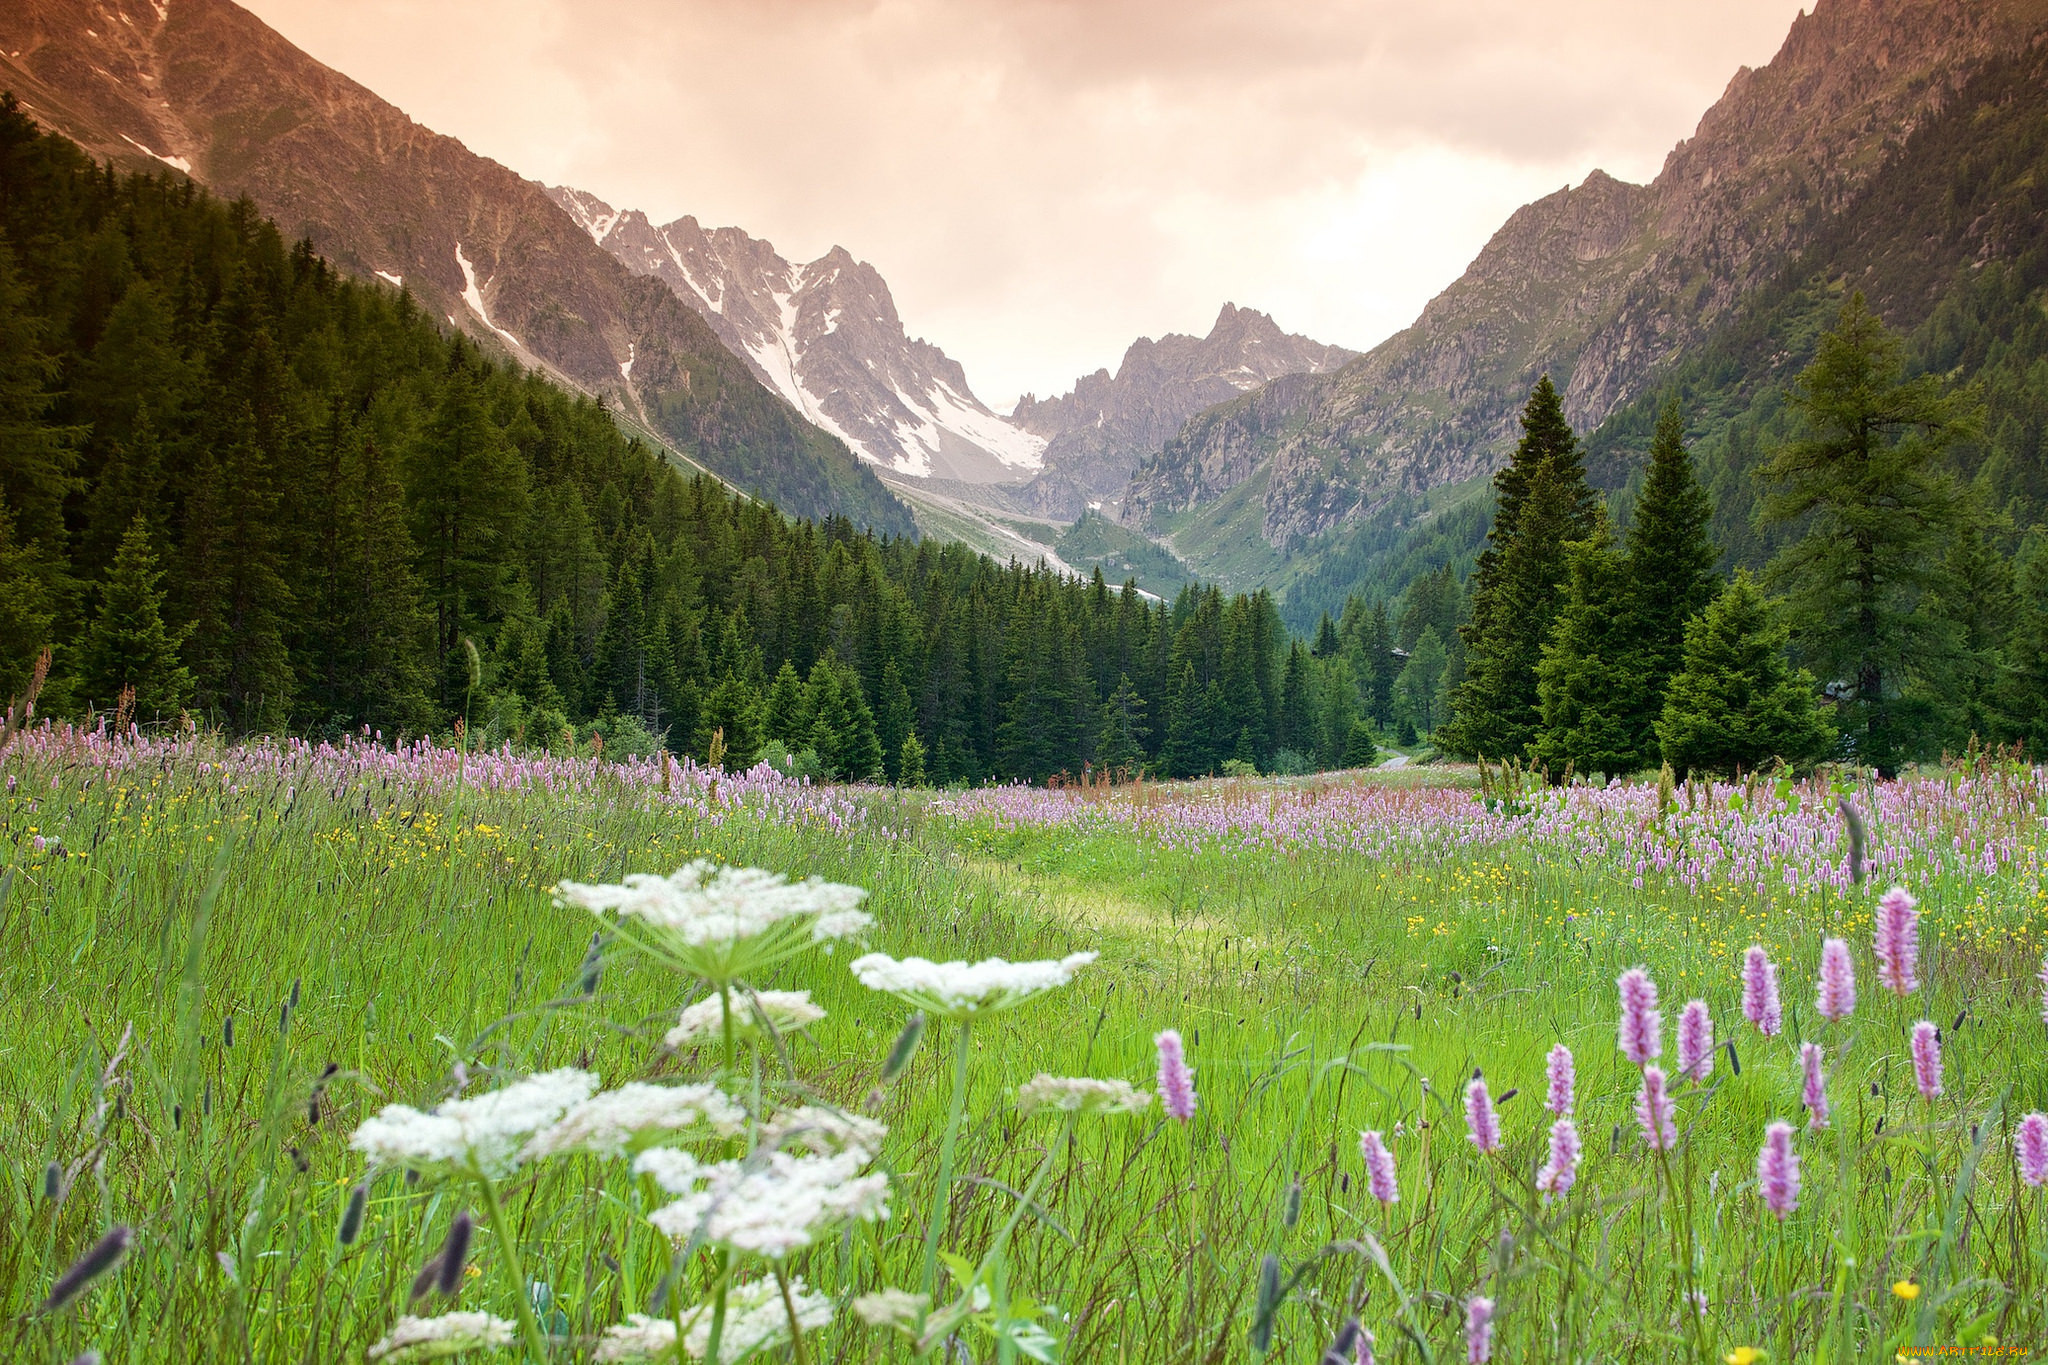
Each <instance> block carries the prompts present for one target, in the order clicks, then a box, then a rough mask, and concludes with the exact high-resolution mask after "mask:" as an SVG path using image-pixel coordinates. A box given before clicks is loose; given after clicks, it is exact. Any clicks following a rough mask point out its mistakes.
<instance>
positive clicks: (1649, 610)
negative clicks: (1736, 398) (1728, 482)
mask: <svg viewBox="0 0 2048 1365" xmlns="http://www.w3.org/2000/svg"><path fill="white" fill-rule="evenodd" d="M1713 517H1714V501H1713V499H1712V498H1710V497H1709V496H1708V495H1707V490H1706V489H1704V488H1702V487H1700V482H1699V479H1698V477H1697V476H1696V475H1695V474H1694V472H1693V463H1692V455H1691V454H1690V453H1689V452H1688V451H1687V450H1686V448H1685V420H1684V417H1683V415H1682V414H1681V413H1680V411H1679V407H1678V404H1677V402H1676V401H1675V400H1674V401H1672V402H1670V403H1667V404H1666V405H1665V407H1664V411H1663V412H1662V413H1661V414H1660V415H1659V417H1658V419H1657V431H1656V435H1655V436H1654V437H1653V438H1652V439H1651V441H1650V467H1649V471H1648V473H1647V474H1646V475H1645V476H1644V479H1643V490H1642V493H1641V495H1640V496H1638V497H1637V499H1636V505H1635V510H1634V512H1633V514H1632V515H1631V516H1630V518H1629V524H1628V534H1627V536H1626V537H1625V538H1624V540H1623V545H1622V553H1623V555H1624V556H1625V557H1626V559H1627V567H1628V580H1629V584H1630V586H1631V588H1632V590H1633V591H1632V596H1633V601H1632V602H1631V603H1630V609H1631V611H1632V613H1633V615H1634V617H1635V630H1636V632H1637V635H1638V638H1639V639H1640V641H1641V644H1642V647H1643V648H1644V650H1645V651H1646V652H1647V655H1648V663H1649V668H1650V689H1651V692H1652V693H1653V695H1654V697H1655V706H1662V704H1663V695H1664V689H1665V687H1666V686H1667V685H1668V684H1669V683H1670V681H1671V675H1672V674H1674V673H1676V672H1677V671H1678V668H1679V665H1680V663H1681V662H1682V661H1683V659H1684V657H1685V626H1686V623H1687V622H1688V621H1690V620H1691V619H1692V618H1693V617H1694V616H1697V615H1698V614H1699V613H1700V612H1702V611H1705V610H1706V607H1707V603H1709V602H1711V601H1713V600H1714V598H1715V597H1717V596H1719V595H1720V590H1721V585H1720V582H1719V580H1718V579H1717V578H1716V577H1715V576H1714V562H1715V560H1717V559H1718V558H1719V557H1720V551H1719V550H1717V549H1716V548H1715V546H1714V542H1713V540H1712V538H1711V537H1710V536H1709V534H1708V526H1709V525H1710V524H1711V523H1712V521H1713ZM1653 709H1655V707H1654V706H1653Z"/></svg>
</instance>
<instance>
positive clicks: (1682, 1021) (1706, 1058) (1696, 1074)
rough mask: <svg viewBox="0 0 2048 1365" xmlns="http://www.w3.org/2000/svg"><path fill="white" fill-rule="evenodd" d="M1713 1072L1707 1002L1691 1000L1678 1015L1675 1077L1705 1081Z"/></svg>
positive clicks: (1712, 1039) (1709, 1018)
mask: <svg viewBox="0 0 2048 1365" xmlns="http://www.w3.org/2000/svg"><path fill="white" fill-rule="evenodd" d="M1713 1070H1714V1020H1713V1016H1711V1015H1709V1014H1708V1013H1707V1002H1706V1001H1704V1000H1690V1001H1687V1002H1686V1006H1685V1008H1684V1009H1683V1010H1680V1011H1679V1014H1678V1074H1679V1075H1681V1076H1684V1077H1687V1078H1688V1079H1691V1080H1695V1081H1704V1080H1705V1079H1706V1078H1707V1077H1708V1076H1710V1075H1712V1074H1713Z"/></svg>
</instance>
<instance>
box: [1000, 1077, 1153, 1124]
mask: <svg viewBox="0 0 2048 1365" xmlns="http://www.w3.org/2000/svg"><path fill="white" fill-rule="evenodd" d="M1017 1107H1018V1108H1019V1109H1021V1110H1023V1111H1024V1112H1025V1113H1026V1114H1038V1113H1044V1112H1047V1111H1051V1112H1054V1113H1061V1114H1142V1113H1144V1112H1145V1111H1146V1110H1147V1109H1149V1108H1151V1107H1152V1092H1151V1091H1149V1090H1139V1089H1137V1088H1136V1087H1134V1086H1133V1085H1132V1084H1131V1083H1130V1082H1129V1081H1100V1080H1096V1079H1095V1078H1094V1077H1092V1076H1048V1075H1046V1074H1045V1073H1044V1072H1043V1071H1041V1072H1039V1073H1038V1074H1037V1075H1036V1076H1033V1077H1032V1078H1031V1079H1030V1080H1028V1081H1026V1082H1024V1084H1022V1085H1020V1086H1018V1087H1017Z"/></svg>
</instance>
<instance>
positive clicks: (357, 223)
mask: <svg viewBox="0 0 2048 1365" xmlns="http://www.w3.org/2000/svg"><path fill="white" fill-rule="evenodd" d="M0 88H6V89H10V90H12V91H14V92H15V93H16V95H17V96H18V97H19V99H20V101H21V103H22V107H23V108H24V109H25V110H26V111H27V112H28V113H30V114H31V115H32V116H33V117H35V118H36V119H37V121H38V122H40V123H42V124H43V125H44V126H46V127H49V128H51V129H53V130H55V131H57V132H60V133H63V134H64V135H65V136H67V137H69V138H71V139H73V140H74V141H76V142H78V143H80V144H81V145H82V146H84V147H85V148H86V149H87V150H88V151H89V152H91V153H93V154H94V155H96V156H101V157H105V158H110V159H112V160H114V161H115V162H116V163H117V164H121V165H124V166H130V167H136V166H156V167H161V166H170V167H173V168H175V169H177V170H178V171H181V172H183V173H186V174H189V175H191V176H192V177H193V178H194V179H196V180H198V181H199V182H201V183H203V184H205V185H206V186H207V187H209V188H210V189H212V190H213V191H214V192H216V193H218V194H221V195H223V196H227V197H240V196H247V197H248V198H249V199H251V200H252V201H253V202H254V203H255V205H256V206H257V208H258V209H259V210H261V211H262V212H263V213H264V214H265V215H267V216H269V217H271V218H273V219H274V220H276V221H277V223H278V224H279V226H280V227H281V228H282V229H283V230H284V231H285V232H286V233H288V234H291V235H293V236H305V237H309V238H311V239H312V241H313V243H314V245H315V246H316V248H317V249H319V250H320V251H321V253H322V254H323V255H325V256H327V257H328V258H329V259H330V260H332V261H333V262H334V263H335V264H337V265H338V266H340V267H341V268H343V269H345V270H348V271H350V272H351V273H355V274H358V275H361V276H364V277H370V276H376V277H379V278H382V279H384V280H386V281H387V282H389V283H391V284H392V285H394V286H397V287H402V288H404V289H407V290H409V291H411V293H412V294H413V295H414V296H415V297H416V298H417V299H418V300H419V301H420V302H421V303H422V305H423V306H425V307H426V308H427V309H429V310H431V311H432V312H433V313H434V314H435V315H437V316H440V317H443V318H446V319H447V320H448V322H449V323H450V324H451V325H453V326H457V327H461V328H463V329H464V330H466V331H468V332H470V333H471V334H472V335H474V336H476V337H478V338H479V339H480V340H482V341H483V342H484V343H485V344H486V345H488V346H490V347H492V348H494V349H499V350H502V351H504V352H506V353H508V354H509V355H511V356H512V357H514V358H515V359H517V360H519V361H520V362H522V363H524V364H527V365H531V366H538V367H541V368H543V369H545V370H547V371H549V372H551V373H552V374H554V375H556V376H557V377H559V378H561V379H563V380H565V381H566V382H568V383H570V384H573V385H575V386H578V387H580V388H582V389H584V390H585V391H587V392H590V393H593V394H597V395H601V396H603V397H605V398H606V399H608V400H609V401H610V402H612V403H613V404H614V405H615V406H616V408H617V409H619V410H621V411H623V412H624V413H626V414H627V415H629V416H631V417H633V418H635V419H636V420H637V421H638V422H639V423H640V424H641V425H642V426H643V427H644V428H645V429H647V430H649V431H650V432H652V433H653V434H655V435H657V436H658V437H659V438H660V439H662V440H663V441H664V442H666V443H669V444H671V445H673V446H674V447H675V448H676V449H677V450H678V451H679V452H680V453H681V454H682V455H683V456H684V457H686V458H688V459H689V460H692V461H695V462H696V463H698V464H700V465H702V466H703V467H705V468H708V469H710V470H712V471H713V472H715V473H717V474H718V475H720V476H721V477H723V478H725V479H726V480H728V481H729V482H731V483H733V484H735V485H736V486H738V487H741V488H744V489H747V490H749V491H751V492H756V493H759V494H762V495H764V496H767V497H770V498H772V499H774V500H775V501H776V502H777V503H778V504H780V505H781V506H783V507H784V508H785V509H787V510H789V511H792V512H796V513H799V514H804V515H827V514H832V513H839V514H844V515H847V516H849V517H852V518H853V519H854V520H856V521H858V522H861V523H863V524H866V525H871V526H875V527H877V528H880V529H883V530H887V531H892V532H898V533H907V532H908V531H910V530H911V529H912V524H911V520H910V516H909V513H908V512H907V510H906V509H905V508H904V507H903V506H902V504H901V503H899V502H898V501H897V500H896V499H895V498H894V497H893V496H892V495H891V494H890V493H889V492H888V490H887V489H886V488H884V487H883V486H882V484H881V483H880V482H879V481H878V480H877V479H876V478H875V477H874V475H873V473H872V472H871V471H870V470H868V469H867V468H865V467H864V466H863V465H862V464H861V463H860V462H859V461H858V460H857V459H856V458H855V457H854V455H853V454H852V452H850V451H849V450H848V449H847V448H846V447H845V446H844V445H843V444H842V443H841V442H839V441H838V440H836V439H834V438H833V437H831V436H829V435H827V434H826V433H824V432H822V431H819V430H818V429H816V428H814V427H813V426H811V425H810V424H808V423H806V422H805V421H803V420H802V418H801V417H800V416H799V415H798V414H797V413H796V412H795V411H794V410H793V409H792V408H790V407H789V406H788V405H786V404H785V403H784V402H783V401H782V400H781V399H780V398H778V397H777V396H776V395H774V394H773V393H771V392H769V391H768V390H767V389H765V388H764V387H763V386H761V385H760V384H759V383H757V382H756V380H755V378H754V376H753V375H752V374H751V373H750V372H749V369H748V367H747V366H746V365H745V364H744V363H742V362H741V361H740V360H739V359H738V358H736V357H735V356H734V355H732V354H731V352H729V351H728V350H727V349H726V347H725V345H724V344H723V343H722V342H721V341H720V340H719V338H718V337H717V335H716V334H715V333H714V332H713V330H712V329H711V328H710V327H709V325H708V324H706V323H705V321H704V320H703V319H702V318H701V317H699V316H698V314H697V313H696V312H695V311H694V310H693V309H691V308H689V307H687V306H685V305H684V304H683V303H682V302H681V301H680V300H678V299H677V298H676V297H675V296H674V295H673V294H672V293H671V292H670V291H669V290H668V289H667V288H665V287H663V286H662V285H661V284H660V283H659V282H658V281H655V280H651V279H643V278H640V277H637V276H635V275H634V274H633V273H632V272H630V271H628V270H627V269H625V268H624V267H623V266H621V265H620V264H619V263H618V262H617V261H616V260H614V259H613V258H612V257H611V255H610V254H609V253H607V252H605V251H604V250H602V249H601V248H599V247H598V246H597V245H596V244H595V243H593V242H592V241H591V240H590V238H589V236H588V235H587V234H586V233H585V232H584V231H583V230H582V229H581V228H580V227H579V226H578V225H577V224H576V223H575V222H573V221H572V220H571V219H570V218H569V217H568V215H566V214H564V213H563V212H561V210H560V209H559V208H557V206H556V205H555V203H554V202H553V201H552V200H551V199H550V198H549V197H548V195H547V193H546V191H545V190H544V189H543V188H542V187H541V186H539V185H537V184H535V183H533V182H532V181H529V180H525V179H523V178H521V177H520V176H518V175H516V174H514V173H513V172H512V171H510V170H508V169H506V168H505V167H503V166H500V165H498V164H497V163H496V162H493V161H490V160H488V159H487V158H484V157H480V156H477V155H476V154H474V153H472V152H470V151H469V150H468V149H467V148H465V147H464V146H463V145H462V144H461V143H459V142H457V141H456V140H455V139H453V138H449V137H444V136H442V135H440V134H438V133H435V132H433V131H432V130H431V129H428V128H425V127H422V126H421V125H419V124H418V123H415V122H414V121H413V120H412V119H410V118H408V117H407V116H406V115H405V114H404V113H403V112H401V111H400V110H399V109H397V108H396V107H394V106H393V105H391V104H389V103H388V102H386V101H384V100H383V99H380V98H379V97H378V96H377V95H376V94H374V93H373V92H371V91H370V90H368V89H365V88H364V87H363V86H361V85H359V84H357V83H356V82H354V81H352V80H350V79H349V78H348V77H346V76H344V75H342V74H340V73H339V72H336V71H333V70H331V69H330V68H328V67H326V66H323V65H322V64H320V63H319V62H317V61H314V60H313V59H312V58H311V57H309V56H307V55H306V54H305V53H303V52H301V51H299V50H298V49H297V48H295V47H293V46H292V45H291V44H290V43H289V42H287V41H286V40H285V39H284V38H283V37H281V36H280V35H279V34H277V33H276V32H275V31H274V30H272V29H270V28H269V27H268V26H267V25H265V24H263V23H262V22H261V21H260V20H258V19H257V18H256V17H255V16H254V15H252V14H250V13H249V12H248V11H247V10H244V9H242V8H240V7H239V6H237V5H234V4H232V3H230V2H229V0H10V3H8V4H7V5H5V6H0Z"/></svg>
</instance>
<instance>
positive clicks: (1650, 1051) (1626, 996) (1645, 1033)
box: [1614, 967, 1664, 1066]
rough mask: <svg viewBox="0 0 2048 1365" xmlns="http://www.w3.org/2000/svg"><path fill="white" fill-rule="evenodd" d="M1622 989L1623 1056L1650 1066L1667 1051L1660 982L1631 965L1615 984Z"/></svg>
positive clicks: (1636, 1062)
mask: <svg viewBox="0 0 2048 1365" xmlns="http://www.w3.org/2000/svg"><path fill="white" fill-rule="evenodd" d="M1614 984H1615V985H1616V986H1617V987H1619V988H1620V991H1621V1032H1620V1038H1619V1045H1620V1047H1621V1055H1622V1056H1624V1057H1626V1058H1628V1059H1629V1060H1630V1061H1631V1062H1634V1063H1635V1064H1636V1065H1637V1066H1648V1065H1649V1064H1650V1063H1651V1062H1652V1061H1654V1060H1656V1058H1657V1057H1658V1056H1659V1055H1660V1054H1661V1053H1662V1052H1663V1051H1664V1017H1663V1016H1662V1015H1661V1014H1659V1013H1658V1012H1657V983H1656V982H1654V981H1652V980H1650V974H1649V973H1648V972H1646V971H1644V970H1643V969H1642V968H1641V967H1631V968H1629V969H1628V970H1627V971H1625V972H1623V973H1622V974H1621V977H1620V979H1619V980H1617V981H1616V982H1615V983H1614Z"/></svg>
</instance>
